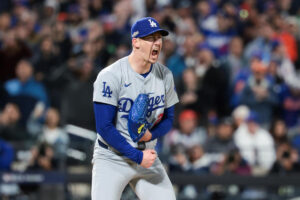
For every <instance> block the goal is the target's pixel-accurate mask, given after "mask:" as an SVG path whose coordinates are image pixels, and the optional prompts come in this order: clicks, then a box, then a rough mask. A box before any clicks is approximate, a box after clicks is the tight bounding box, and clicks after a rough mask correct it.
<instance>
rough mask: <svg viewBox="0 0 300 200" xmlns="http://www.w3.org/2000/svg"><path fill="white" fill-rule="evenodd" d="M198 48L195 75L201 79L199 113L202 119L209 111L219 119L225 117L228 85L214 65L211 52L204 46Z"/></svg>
mask: <svg viewBox="0 0 300 200" xmlns="http://www.w3.org/2000/svg"><path fill="white" fill-rule="evenodd" d="M199 48H200V50H199V52H198V65H197V66H196V74H197V75H198V77H200V78H201V80H200V84H201V87H200V89H199V93H198V101H199V106H200V111H201V113H202V115H203V116H204V117H206V116H207V113H208V111H209V110H211V109H213V110H215V111H216V112H217V115H218V116H220V117H223V116H226V115H227V114H228V113H229V107H228V106H227V105H228V87H227V86H228V83H227V82H226V78H225V77H224V75H223V74H222V70H221V69H220V68H219V67H218V66H215V64H214V59H215V58H214V55H213V52H212V50H211V49H210V48H209V47H208V46H207V45H206V44H202V45H201V46H200V47H199Z"/></svg>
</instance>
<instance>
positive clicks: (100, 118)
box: [94, 102, 143, 164]
mask: <svg viewBox="0 0 300 200" xmlns="http://www.w3.org/2000/svg"><path fill="white" fill-rule="evenodd" d="M94 113H95V119H96V130H97V133H98V134H100V135H101V137H102V138H103V139H104V140H105V142H106V143H107V144H108V145H110V146H112V147H113V148H115V149H116V150H118V151H119V152H120V153H121V154H122V155H124V156H126V157H127V158H129V159H131V160H132V161H134V162H136V163H138V164H141V162H142V160H143V152H142V151H140V150H137V149H136V148H134V147H133V146H131V145H130V144H129V143H128V142H127V141H126V139H125V138H124V137H123V136H122V135H121V134H120V132H119V131H118V130H117V129H116V127H115V126H114V120H115V116H116V114H117V107H116V106H113V105H109V104H104V103H96V102H94Z"/></svg>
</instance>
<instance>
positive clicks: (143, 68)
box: [91, 17, 178, 200]
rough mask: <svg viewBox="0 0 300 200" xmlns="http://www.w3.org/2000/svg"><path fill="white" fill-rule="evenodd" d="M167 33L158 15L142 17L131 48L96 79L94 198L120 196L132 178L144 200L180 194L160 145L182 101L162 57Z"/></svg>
mask: <svg viewBox="0 0 300 200" xmlns="http://www.w3.org/2000/svg"><path fill="white" fill-rule="evenodd" d="M166 35H168V31H166V30H164V29H161V28H160V26H159V24H158V22H157V21H156V20H155V19H154V18H151V17H146V18H142V19H140V20H138V21H137V22H135V23H134V24H133V25H132V27H131V37H132V52H131V54H130V55H129V56H126V57H124V58H121V59H119V60H118V61H116V62H115V63H113V64H111V65H110V66H108V67H106V68H104V69H103V70H102V71H101V72H100V73H99V74H98V77H97V79H96V81H95V82H94V96H93V102H94V111H95V119H96V129H97V133H98V134H97V137H98V138H97V141H96V143H95V148H94V155H93V161H92V162H93V171H92V191H91V195H92V200H119V199H120V198H121V195H122V192H123V190H124V188H125V186H126V185H127V184H129V185H130V186H131V187H132V189H133V190H134V191H135V193H136V195H137V196H138V197H139V199H141V200H150V199H151V200H153V199H163V200H175V199H176V197H175V193H174V190H173V187H172V184H171V182H170V179H169V177H168V175H167V173H166V171H165V169H164V167H163V165H162V163H161V161H160V160H159V158H158V157H157V154H156V151H155V150H154V148H155V145H156V140H157V138H158V137H161V136H163V135H164V134H166V133H167V132H168V131H169V130H170V129H171V127H172V124H173V118H174V104H176V103H177V102H178V97H177V94H176V91H175V87H174V80H173V75H172V73H171V72H170V70H169V69H168V68H167V67H165V66H163V65H161V64H159V63H157V60H158V56H159V53H160V51H161V48H162V37H163V36H166Z"/></svg>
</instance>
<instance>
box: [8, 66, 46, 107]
mask: <svg viewBox="0 0 300 200" xmlns="http://www.w3.org/2000/svg"><path fill="white" fill-rule="evenodd" d="M16 75H17V78H16V79H11V80H8V81H7V82H5V85H4V87H5V89H6V91H7V92H8V94H9V95H10V96H18V95H27V96H30V97H33V98H35V99H37V100H39V101H41V102H43V103H44V104H45V105H48V103H49V102H48V97H47V93H46V91H45V89H44V86H43V85H42V84H41V83H39V82H37V81H36V80H35V79H34V78H33V67H32V65H31V63H29V62H28V61H26V60H21V61H20V62H19V63H18V66H17V68H16Z"/></svg>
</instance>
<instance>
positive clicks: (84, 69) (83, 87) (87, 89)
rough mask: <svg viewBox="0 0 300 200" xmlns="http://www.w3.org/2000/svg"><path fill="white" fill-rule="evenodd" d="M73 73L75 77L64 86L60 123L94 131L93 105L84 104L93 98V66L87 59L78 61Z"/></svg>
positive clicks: (94, 74) (94, 77)
mask: <svg viewBox="0 0 300 200" xmlns="http://www.w3.org/2000/svg"><path fill="white" fill-rule="evenodd" d="M74 72H75V73H76V74H75V76H74V77H73V78H72V79H71V81H70V82H69V83H68V84H67V85H66V86H65V88H64V89H65V90H64V93H63V94H62V95H63V96H62V100H61V106H60V107H61V117H62V118H61V119H62V123H65V124H66V123H67V124H73V125H77V126H80V127H83V128H87V129H90V130H94V127H95V126H94V121H95V120H94V112H93V104H86V103H85V102H86V99H87V98H89V97H90V98H92V96H93V82H94V80H95V79H96V73H95V69H94V65H93V63H92V62H91V60H89V59H87V58H81V59H78V62H77V63H76V66H75V69H74ZM74 99H76V101H74ZM82 119H84V120H82Z"/></svg>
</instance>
